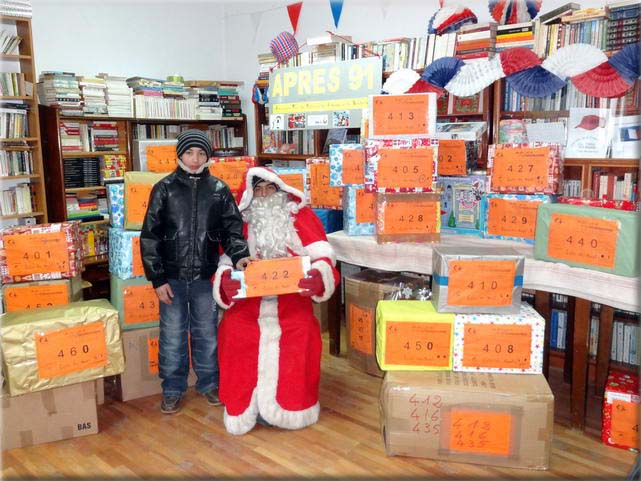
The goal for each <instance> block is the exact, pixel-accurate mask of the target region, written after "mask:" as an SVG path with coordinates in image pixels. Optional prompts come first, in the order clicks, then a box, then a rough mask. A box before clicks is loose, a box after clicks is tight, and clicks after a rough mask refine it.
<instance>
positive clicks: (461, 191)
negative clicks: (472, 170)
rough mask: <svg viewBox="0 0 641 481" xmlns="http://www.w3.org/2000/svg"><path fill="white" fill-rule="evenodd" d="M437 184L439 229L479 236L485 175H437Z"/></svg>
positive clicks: (485, 185)
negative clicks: (439, 198) (439, 202)
mask: <svg viewBox="0 0 641 481" xmlns="http://www.w3.org/2000/svg"><path fill="white" fill-rule="evenodd" d="M437 186H438V188H439V190H440V191H441V231H442V232H454V233H457V234H472V235H478V236H481V235H482V230H481V229H482V225H481V224H482V222H481V198H482V197H483V194H485V193H486V192H487V188H488V181H487V177H486V176H485V175H470V176H467V177H439V178H438V181H437Z"/></svg>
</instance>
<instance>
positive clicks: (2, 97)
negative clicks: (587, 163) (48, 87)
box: [0, 95, 34, 101]
mask: <svg viewBox="0 0 641 481" xmlns="http://www.w3.org/2000/svg"><path fill="white" fill-rule="evenodd" d="M0 100H29V101H32V100H34V97H33V95H0Z"/></svg>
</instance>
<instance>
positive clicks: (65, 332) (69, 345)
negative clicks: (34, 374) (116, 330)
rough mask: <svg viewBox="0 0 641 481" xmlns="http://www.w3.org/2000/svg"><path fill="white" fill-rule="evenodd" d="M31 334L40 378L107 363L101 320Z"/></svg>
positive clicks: (103, 328)
mask: <svg viewBox="0 0 641 481" xmlns="http://www.w3.org/2000/svg"><path fill="white" fill-rule="evenodd" d="M34 337H35V342H36V359H37V361H38V377H39V378H40V379H49V378H52V377H56V376H63V375H65V374H69V373H70V372H78V371H83V370H85V369H91V368H94V367H100V366H106V365H107V363H108V362H109V358H108V356H107V341H106V339H105V327H104V326H103V324H102V322H100V321H98V322H92V323H90V324H84V325H81V326H74V327H68V328H66V329H60V330H58V331H52V332H47V333H45V334H39V333H36V334H35V336H34Z"/></svg>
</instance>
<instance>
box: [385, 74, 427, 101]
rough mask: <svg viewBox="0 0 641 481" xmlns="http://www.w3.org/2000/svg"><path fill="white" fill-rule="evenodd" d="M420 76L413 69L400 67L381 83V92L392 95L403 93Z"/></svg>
mask: <svg viewBox="0 0 641 481" xmlns="http://www.w3.org/2000/svg"><path fill="white" fill-rule="evenodd" d="M420 78H421V77H420V75H419V74H417V73H416V72H415V71H414V70H412V69H409V68H402V69H400V70H397V71H396V72H394V73H393V74H392V75H390V76H389V77H388V78H387V80H386V81H385V83H384V84H383V92H387V93H388V94H392V95H397V94H402V93H405V92H406V91H407V89H409V88H410V87H411V86H412V85H414V84H415V83H416V81H417V80H418V79H420Z"/></svg>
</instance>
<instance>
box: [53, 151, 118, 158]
mask: <svg viewBox="0 0 641 481" xmlns="http://www.w3.org/2000/svg"><path fill="white" fill-rule="evenodd" d="M103 155H127V151H126V150H111V151H109V152H107V151H100V152H76V151H72V152H63V153H62V157H63V158H64V159H73V158H74V157H100V156H103Z"/></svg>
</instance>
